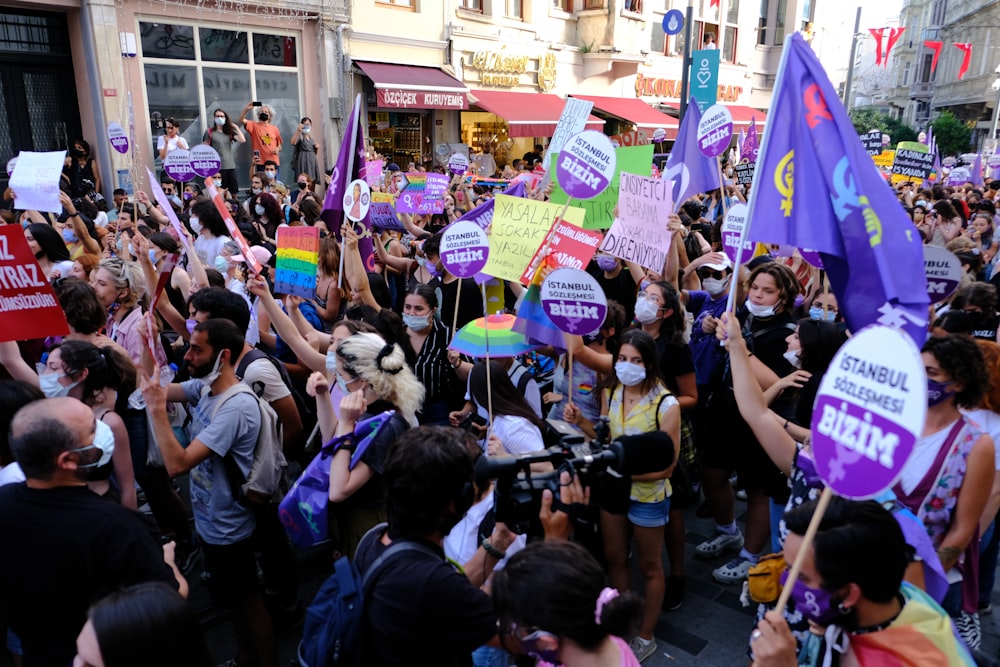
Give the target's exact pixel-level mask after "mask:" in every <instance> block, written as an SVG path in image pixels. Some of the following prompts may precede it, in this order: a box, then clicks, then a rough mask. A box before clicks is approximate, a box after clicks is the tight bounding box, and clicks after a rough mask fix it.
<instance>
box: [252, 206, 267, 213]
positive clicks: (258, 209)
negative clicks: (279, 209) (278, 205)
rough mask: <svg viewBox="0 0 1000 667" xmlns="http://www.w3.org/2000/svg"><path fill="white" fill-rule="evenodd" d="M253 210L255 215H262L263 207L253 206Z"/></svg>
mask: <svg viewBox="0 0 1000 667" xmlns="http://www.w3.org/2000/svg"><path fill="white" fill-rule="evenodd" d="M253 210H254V213H256V214H257V215H264V207H263V206H261V205H260V204H257V205H256V206H254V207H253Z"/></svg>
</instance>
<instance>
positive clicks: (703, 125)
mask: <svg viewBox="0 0 1000 667" xmlns="http://www.w3.org/2000/svg"><path fill="white" fill-rule="evenodd" d="M732 140H733V115H732V114H731V113H729V109H728V108H726V107H724V106H723V105H721V104H714V105H712V106H710V107H709V108H708V109H706V110H705V113H704V114H702V117H701V120H700V121H699V122H698V150H700V151H701V153H702V155H705V156H706V157H719V156H720V155H722V154H723V153H725V152H726V149H727V148H729V143H730V142H731V141H732Z"/></svg>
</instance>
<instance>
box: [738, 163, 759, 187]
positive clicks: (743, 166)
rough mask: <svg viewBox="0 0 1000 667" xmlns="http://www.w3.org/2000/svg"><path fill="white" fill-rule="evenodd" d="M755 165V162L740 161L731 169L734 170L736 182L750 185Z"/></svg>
mask: <svg viewBox="0 0 1000 667" xmlns="http://www.w3.org/2000/svg"><path fill="white" fill-rule="evenodd" d="M756 167H757V163H756V162H740V163H739V164H737V165H736V166H735V167H733V171H734V172H736V182H737V183H738V184H740V185H750V184H752V183H753V172H754V169H755V168H756Z"/></svg>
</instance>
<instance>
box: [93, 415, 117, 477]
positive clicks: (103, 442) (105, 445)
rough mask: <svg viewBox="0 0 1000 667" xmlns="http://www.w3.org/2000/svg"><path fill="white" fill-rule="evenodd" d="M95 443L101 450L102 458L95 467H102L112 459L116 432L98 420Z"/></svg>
mask: <svg viewBox="0 0 1000 667" xmlns="http://www.w3.org/2000/svg"><path fill="white" fill-rule="evenodd" d="M94 445H95V446H96V447H97V448H98V449H99V450H101V460H99V461H98V462H97V465H96V466H95V467H97V468H100V467H101V466H102V465H105V464H107V462H108V461H110V460H111V455H112V454H114V453H115V434H114V432H113V431H112V430H111V427H110V426H108V425H107V424H105V423H104V422H102V421H101V420H100V419H98V420H97V431H95V432H94Z"/></svg>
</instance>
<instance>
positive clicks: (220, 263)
mask: <svg viewBox="0 0 1000 667" xmlns="http://www.w3.org/2000/svg"><path fill="white" fill-rule="evenodd" d="M212 266H214V267H215V270H216V271H218V272H219V273H225V272H226V271H228V270H229V260H228V259H226V258H225V257H223V256H222V255H217V256H216V258H215V261H214V262H213V263H212Z"/></svg>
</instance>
